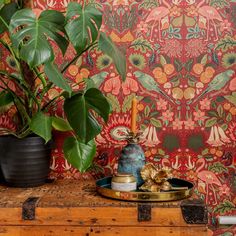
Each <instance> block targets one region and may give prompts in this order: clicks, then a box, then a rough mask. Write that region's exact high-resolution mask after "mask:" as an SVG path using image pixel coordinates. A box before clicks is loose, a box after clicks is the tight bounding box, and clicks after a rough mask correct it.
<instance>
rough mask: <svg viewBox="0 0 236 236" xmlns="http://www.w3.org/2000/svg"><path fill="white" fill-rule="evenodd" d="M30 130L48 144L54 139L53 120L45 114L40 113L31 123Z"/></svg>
mask: <svg viewBox="0 0 236 236" xmlns="http://www.w3.org/2000/svg"><path fill="white" fill-rule="evenodd" d="M30 129H31V130H32V131H33V132H34V133H35V134H37V135H39V136H40V137H42V138H43V139H44V140H45V142H46V143H47V142H48V141H49V140H50V139H51V138H52V132H51V130H52V118H51V117H50V116H47V115H45V114H44V113H43V112H38V113H36V114H35V116H34V117H33V118H32V120H31V122H30Z"/></svg>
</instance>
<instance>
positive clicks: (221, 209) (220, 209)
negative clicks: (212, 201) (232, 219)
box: [214, 200, 236, 214]
mask: <svg viewBox="0 0 236 236" xmlns="http://www.w3.org/2000/svg"><path fill="white" fill-rule="evenodd" d="M235 208H236V207H235V204H233V203H232V202H230V201H228V200H226V201H224V202H222V203H220V204H219V205H218V206H216V208H215V209H214V212H215V213H220V214H225V213H230V212H232V211H233V210H235Z"/></svg>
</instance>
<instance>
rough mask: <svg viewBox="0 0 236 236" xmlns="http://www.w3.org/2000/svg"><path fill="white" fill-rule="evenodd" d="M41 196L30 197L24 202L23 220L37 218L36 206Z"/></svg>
mask: <svg viewBox="0 0 236 236" xmlns="http://www.w3.org/2000/svg"><path fill="white" fill-rule="evenodd" d="M38 200H39V198H38V197H29V198H27V199H26V200H25V201H24V202H23V204H22V220H35V208H36V206H37V203H38Z"/></svg>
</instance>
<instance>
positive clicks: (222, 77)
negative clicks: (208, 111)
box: [191, 70, 234, 103]
mask: <svg viewBox="0 0 236 236" xmlns="http://www.w3.org/2000/svg"><path fill="white" fill-rule="evenodd" d="M233 74H234V71H233V70H226V71H224V72H222V73H220V74H218V75H216V76H215V77H214V78H213V79H212V81H211V82H210V83H209V84H208V86H207V88H206V89H205V90H204V91H203V92H202V93H201V94H200V95H199V96H198V97H196V98H195V99H193V100H192V101H191V103H195V102H197V101H198V100H199V99H200V98H202V97H203V96H205V95H206V94H208V93H210V92H213V91H219V90H220V89H222V88H223V87H224V86H225V85H226V84H227V83H228V82H229V81H230V79H231V77H232V75H233Z"/></svg>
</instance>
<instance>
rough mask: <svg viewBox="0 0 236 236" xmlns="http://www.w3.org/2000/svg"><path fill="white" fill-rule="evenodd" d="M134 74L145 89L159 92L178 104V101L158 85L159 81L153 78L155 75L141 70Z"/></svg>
mask: <svg viewBox="0 0 236 236" xmlns="http://www.w3.org/2000/svg"><path fill="white" fill-rule="evenodd" d="M134 75H135V76H136V78H137V79H138V81H139V82H140V84H141V85H142V86H143V87H144V88H145V89H147V90H148V91H154V92H157V93H159V94H161V95H162V96H163V97H165V98H166V99H167V100H168V101H170V102H172V103H173V104H176V102H175V101H174V100H173V99H172V98H171V97H169V96H168V95H167V94H166V93H165V92H164V91H163V90H162V89H161V88H160V87H159V86H158V84H157V82H156V81H155V80H154V79H153V77H151V76H150V75H148V74H145V73H143V72H141V71H135V72H134Z"/></svg>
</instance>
